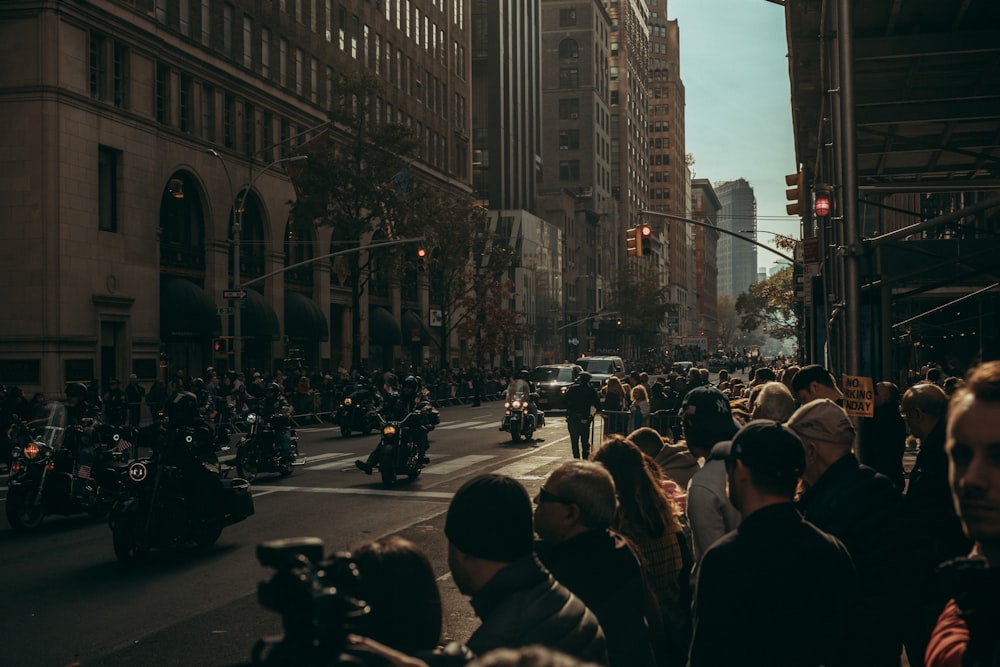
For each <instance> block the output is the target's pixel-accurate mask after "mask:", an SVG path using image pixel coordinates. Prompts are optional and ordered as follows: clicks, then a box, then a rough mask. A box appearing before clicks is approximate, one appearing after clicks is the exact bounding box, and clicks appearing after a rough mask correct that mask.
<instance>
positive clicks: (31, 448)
mask: <svg viewBox="0 0 1000 667" xmlns="http://www.w3.org/2000/svg"><path fill="white" fill-rule="evenodd" d="M41 451H42V449H41V447H39V446H38V445H36V444H35V443H33V442H29V443H28V444H27V445H25V446H24V458H26V459H28V460H29V461H33V460H34V459H37V458H38V455H39V454H40V453H41Z"/></svg>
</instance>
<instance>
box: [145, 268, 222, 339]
mask: <svg viewBox="0 0 1000 667" xmlns="http://www.w3.org/2000/svg"><path fill="white" fill-rule="evenodd" d="M221 333H222V324H221V322H220V321H219V315H218V312H217V311H216V306H215V302H214V301H213V300H212V298H211V297H209V296H208V294H206V293H205V290H203V289H202V288H200V287H198V286H197V285H195V284H194V283H193V282H191V281H190V280H184V279H183V278H168V279H167V280H166V281H165V282H163V283H162V287H161V291H160V337H161V338H177V337H193V338H204V337H210V336H218V335H219V334H221Z"/></svg>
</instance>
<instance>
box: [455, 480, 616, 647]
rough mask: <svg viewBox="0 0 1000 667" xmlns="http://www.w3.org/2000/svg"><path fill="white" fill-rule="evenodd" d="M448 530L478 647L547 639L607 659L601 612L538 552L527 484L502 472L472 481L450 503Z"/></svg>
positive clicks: (473, 643) (470, 644)
mask: <svg viewBox="0 0 1000 667" xmlns="http://www.w3.org/2000/svg"><path fill="white" fill-rule="evenodd" d="M444 534H445V536H446V537H447V538H448V566H449V567H450V568H451V573H452V576H453V577H454V579H455V585H456V586H458V590H459V591H461V592H462V593H463V594H465V595H469V596H471V598H472V599H471V601H470V602H471V604H472V608H473V609H474V610H475V612H476V615H477V616H479V618H480V619H481V620H482V625H480V626H479V628H478V629H477V630H476V631H475V632H473V633H472V636H471V637H469V641H468V642H467V645H468V647H469V649H470V650H471V651H473V652H474V653H475V654H477V655H482V654H483V653H485V652H487V651H489V650H491V649H494V648H499V647H507V648H519V647H521V646H527V645H529V644H543V645H545V646H549V647H552V648H556V649H559V650H560V651H563V652H565V653H569V654H570V655H573V656H575V657H577V658H580V659H582V660H590V661H593V662H599V663H601V664H607V648H606V644H605V638H604V632H603V631H602V630H601V626H600V623H599V622H598V620H597V617H596V616H595V615H594V613H593V612H592V611H591V610H590V609H588V608H587V606H586V605H585V604H584V603H583V602H582V601H581V600H580V598H578V597H576V596H575V595H573V594H572V593H571V592H570V591H569V589H567V588H566V587H565V586H563V585H562V584H560V583H559V582H558V581H556V580H555V579H554V578H553V577H552V575H551V574H549V572H548V570H546V569H545V568H544V567H542V565H541V563H540V562H539V561H538V559H537V558H536V557H535V555H534V530H533V527H532V510H531V499H530V498H529V497H528V492H527V491H525V490H524V487H523V486H521V485H520V483H518V482H517V481H516V480H514V479H511V478H510V477H504V476H502V475H479V476H477V477H473V478H472V479H470V480H469V481H467V482H466V483H465V484H463V485H462V486H461V488H459V490H458V491H457V492H456V493H455V496H454V497H453V498H452V500H451V504H450V505H449V506H448V514H447V516H446V517H445V524H444Z"/></svg>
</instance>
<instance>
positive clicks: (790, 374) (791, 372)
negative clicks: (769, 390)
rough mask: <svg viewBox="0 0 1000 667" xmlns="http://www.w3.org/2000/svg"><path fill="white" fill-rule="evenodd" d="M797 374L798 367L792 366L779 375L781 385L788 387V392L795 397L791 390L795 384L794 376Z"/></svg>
mask: <svg viewBox="0 0 1000 667" xmlns="http://www.w3.org/2000/svg"><path fill="white" fill-rule="evenodd" d="M798 374H799V367H798V366H795V365H792V366H786V367H785V372H784V373H782V374H781V384H783V385H785V386H786V387H788V391H789V392H791V394H792V396H793V397H794V396H795V391H794V390H793V389H792V385H793V384H794V383H795V376H796V375H798Z"/></svg>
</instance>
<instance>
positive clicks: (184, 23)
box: [177, 0, 191, 37]
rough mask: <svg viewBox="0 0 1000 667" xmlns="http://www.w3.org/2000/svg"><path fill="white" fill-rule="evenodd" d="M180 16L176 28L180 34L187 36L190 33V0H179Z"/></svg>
mask: <svg viewBox="0 0 1000 667" xmlns="http://www.w3.org/2000/svg"><path fill="white" fill-rule="evenodd" d="M179 9H180V16H179V18H178V26H177V27H178V28H179V29H180V31H181V34H182V35H184V36H185V37H187V36H188V35H190V34H191V0H180V6H179Z"/></svg>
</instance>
